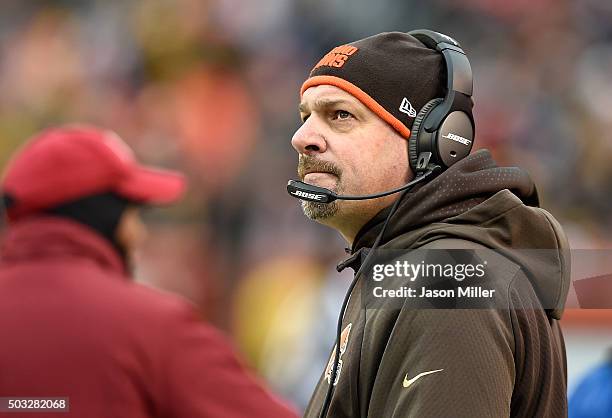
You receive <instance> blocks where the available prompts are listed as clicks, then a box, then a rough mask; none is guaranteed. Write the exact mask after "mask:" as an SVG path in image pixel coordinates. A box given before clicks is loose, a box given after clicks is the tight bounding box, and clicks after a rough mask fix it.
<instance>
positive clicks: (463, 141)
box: [442, 132, 472, 147]
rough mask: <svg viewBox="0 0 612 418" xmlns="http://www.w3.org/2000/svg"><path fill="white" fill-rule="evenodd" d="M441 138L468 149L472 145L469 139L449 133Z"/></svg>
mask: <svg viewBox="0 0 612 418" xmlns="http://www.w3.org/2000/svg"><path fill="white" fill-rule="evenodd" d="M442 138H446V139H450V140H452V141H455V142H459V143H460V144H463V145H465V146H467V147H469V146H470V144H471V143H472V141H470V140H469V139H467V138H464V137H462V136H459V135H456V134H454V133H451V132H449V133H448V134H446V135H445V136H443V137H442Z"/></svg>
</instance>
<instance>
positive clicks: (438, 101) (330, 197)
mask: <svg viewBox="0 0 612 418" xmlns="http://www.w3.org/2000/svg"><path fill="white" fill-rule="evenodd" d="M408 34H409V35H412V36H414V37H415V38H416V39H418V40H419V41H420V42H421V43H423V44H424V45H425V46H426V47H428V48H430V49H434V50H436V51H438V52H440V53H441V54H442V56H443V57H444V63H445V68H446V95H445V96H444V97H438V98H434V99H432V100H430V101H429V102H427V103H426V104H425V105H424V106H423V107H422V108H421V110H420V111H419V113H418V114H417V116H416V118H415V119H414V122H413V124H412V129H411V133H410V138H409V139H408V160H409V162H410V167H411V168H412V170H413V171H414V172H415V174H416V177H415V179H414V180H413V181H411V182H410V183H408V184H405V185H403V186H401V187H399V188H397V189H393V190H388V191H385V192H382V193H375V194H370V195H359V196H340V195H337V194H336V193H334V192H332V191H331V190H329V189H326V188H323V187H318V186H314V185H311V184H308V183H304V182H302V181H298V180H289V182H288V183H287V192H288V193H289V194H290V195H291V196H293V197H295V198H297V199H301V200H308V201H312V202H319V203H331V202H333V201H334V200H366V199H376V198H379V197H383V196H388V195H390V194H394V193H398V192H401V191H404V190H407V189H409V188H411V187H412V186H414V185H415V184H417V183H421V182H423V181H425V180H426V179H429V178H431V177H432V176H433V175H435V174H438V173H440V172H441V171H444V170H446V169H447V168H448V167H450V166H452V165H453V164H455V163H456V162H457V161H459V160H461V159H463V158H465V157H466V156H467V155H468V154H469V153H470V151H471V150H472V146H473V145H474V134H475V130H474V117H473V116H472V107H473V105H474V102H473V101H472V91H473V86H474V83H473V80H472V67H471V66H470V62H469V61H468V59H467V57H466V55H465V53H464V52H463V49H461V45H459V43H458V42H457V41H455V40H454V39H453V38H451V37H449V36H446V35H443V34H441V33H438V32H434V31H431V30H427V29H419V30H413V31H410V32H408Z"/></svg>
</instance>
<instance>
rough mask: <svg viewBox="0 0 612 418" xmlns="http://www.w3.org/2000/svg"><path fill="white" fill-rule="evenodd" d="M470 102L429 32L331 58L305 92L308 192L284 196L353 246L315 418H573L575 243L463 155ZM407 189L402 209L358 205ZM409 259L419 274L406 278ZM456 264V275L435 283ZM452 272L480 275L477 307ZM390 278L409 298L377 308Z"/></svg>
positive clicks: (507, 184) (497, 170) (496, 171)
mask: <svg viewBox="0 0 612 418" xmlns="http://www.w3.org/2000/svg"><path fill="white" fill-rule="evenodd" d="M413 35H414V36H413ZM471 93H472V80H471V70H470V67H469V62H468V61H467V58H465V55H464V54H463V51H462V50H461V48H460V46H459V45H458V44H457V43H456V42H455V41H454V40H452V39H450V38H448V37H446V36H445V35H442V34H437V33H435V32H430V31H420V32H415V33H412V35H410V34H404V33H397V32H395V33H382V34H379V35H375V36H372V37H369V38H366V39H362V40H359V41H356V42H353V43H351V44H348V45H343V46H339V47H336V48H334V49H332V51H331V52H330V53H328V54H327V55H325V56H324V57H323V58H322V59H321V60H320V61H319V62H318V63H317V64H316V66H315V67H314V69H313V70H312V71H311V73H310V76H309V78H308V79H307V80H306V81H305V82H304V84H303V86H302V89H301V104H300V106H299V109H300V114H301V118H302V121H303V124H302V126H301V127H300V128H299V129H298V130H297V131H296V133H295V135H294V136H293V139H292V145H293V147H294V148H295V150H296V151H297V152H298V154H299V164H298V174H299V176H300V178H301V180H302V181H303V183H301V185H300V183H296V182H290V185H289V186H288V190H289V192H290V194H292V195H294V196H295V197H299V198H301V199H302V200H303V202H302V208H303V210H304V213H305V214H306V216H308V217H309V218H311V219H313V220H315V221H317V222H320V223H322V224H325V225H328V226H331V227H332V228H334V229H336V230H338V232H339V233H340V234H341V235H342V236H343V237H344V238H345V239H346V241H347V242H348V243H349V245H350V250H349V252H350V257H349V258H348V259H347V260H345V261H344V262H342V263H341V264H340V265H339V266H338V269H339V270H341V269H343V268H345V267H351V268H353V269H354V270H355V271H356V272H358V273H357V274H356V279H355V282H354V283H353V286H351V288H350V290H349V295H347V298H346V299H345V306H344V307H343V311H342V313H341V317H340V319H339V324H338V325H339V326H338V340H339V341H336V343H337V345H336V346H335V347H334V349H333V350H332V353H331V355H330V360H329V363H328V366H327V368H326V370H324V371H323V373H322V375H321V378H320V380H319V383H318V385H317V387H316V389H315V391H314V394H313V396H312V399H311V401H310V404H309V406H308V409H307V411H306V414H305V416H306V417H319V416H327V417H366V416H367V417H385V418H387V417H420V418H423V417H432V418H433V417H435V418H441V417H453V418H458V417H469V418H478V417H482V418H485V417H486V418H490V417H551V418H552V417H563V416H566V415H567V401H566V359H565V348H564V343H563V337H562V334H561V331H560V327H559V323H558V321H559V319H560V317H561V314H562V311H563V306H564V303H565V298H566V296H567V291H568V286H569V262H568V260H569V258H568V257H567V254H566V250H567V249H568V244H567V240H566V238H565V236H564V234H563V231H562V229H561V227H560V225H559V224H558V222H557V221H556V220H555V219H554V218H553V217H552V216H551V215H550V214H549V213H548V212H546V211H545V210H543V209H540V208H539V207H538V196H537V192H536V188H535V185H534V184H533V182H532V181H531V179H530V178H529V176H528V174H527V173H526V172H524V171H523V170H521V169H519V168H515V167H512V168H501V167H498V166H497V165H496V164H495V162H494V161H493V159H492V158H491V155H490V153H489V152H488V151H486V150H479V151H477V152H474V153H472V154H469V152H470V150H471V146H472V144H473V139H474V124H473V118H472V114H471V109H472V101H471ZM468 154H469V155H468ZM410 181H412V182H413V183H415V185H414V187H412V188H410V189H408V190H406V191H405V192H404V193H403V194H401V195H400V197H399V198H398V197H397V196H398V195H397V194H388V195H385V196H381V197H379V198H373V199H364V200H357V199H359V197H360V196H361V197H364V196H366V195H377V194H384V192H386V191H390V190H394V189H400V190H405V189H406V187H403V186H404V185H406V184H407V183H408V182H410ZM416 183H418V184H416ZM347 195H350V196H351V199H353V200H344V199H343V197H344V198H346V196H347ZM377 196H378V195H377ZM335 199H338V200H335ZM323 202H324V203H323ZM373 248H374V249H375V251H374V250H373ZM455 249H460V250H462V251H464V252H470V254H468V255H467V256H466V255H465V254H464V255H461V254H460V255H456V254H454V253H452V251H454V250H455ZM422 251H428V252H429V253H422ZM435 251H442V252H443V254H438V253H435V254H434V255H433V256H432V253H433V252H435ZM372 255H374V257H372V258H370V257H371V256H372ZM377 257H378V258H377ZM432 257H433V258H432ZM466 257H468V258H466ZM385 259H387V260H390V261H388V262H386V263H380V260H383V261H384V260H385ZM402 259H403V260H404V261H406V260H407V259H408V260H410V261H411V262H413V264H412V265H413V266H414V265H417V264H419V263H420V264H422V268H423V270H420V273H416V274H414V275H413V276H412V277H408V275H402V274H401V272H402V270H401V269H400V268H399V267H402V266H403V265H404V264H401V263H400V262H399V260H402ZM449 259H450V260H451V261H454V264H453V263H452V262H451V263H446V264H444V265H445V266H446V265H449V264H450V265H451V267H452V269H453V272H454V274H453V275H451V276H446V277H440V276H442V274H441V272H439V273H438V274H437V275H436V276H437V277H435V279H436V280H434V278H433V277H426V275H425V274H424V271H426V270H424V269H425V268H426V266H427V265H429V264H431V262H432V260H434V261H440V260H447V261H448V260H449ZM466 260H467V262H466ZM370 261H371V262H370ZM459 261H463V264H462V265H463V266H465V265H467V264H470V263H473V266H472V270H471V271H473V269H474V268H478V266H480V268H483V269H484V270H485V272H486V274H485V275H484V277H472V279H474V280H473V281H472V282H471V284H473V286H472V287H471V288H470V289H472V290H469V292H471V291H474V292H479V293H478V297H472V298H470V299H469V300H468V298H466V297H463V298H460V297H458V295H459V296H460V295H461V292H463V296H465V295H466V293H467V292H468V290H466V289H467V287H461V286H462V285H463V284H465V285H466V286H467V282H468V281H469V280H468V279H466V280H465V281H463V276H461V278H460V277H459V270H458V269H457V266H458V263H459ZM376 263H378V264H376ZM396 263H397V265H396ZM478 263H480V264H478ZM476 264H477V265H476ZM433 265H435V264H433ZM474 265H476V267H474ZM377 266H379V267H381V266H382V267H381V268H380V269H378V270H376V267H377ZM395 267H398V268H397V269H395ZM417 267H418V266H417ZM387 269H390V270H392V271H393V273H391V274H390V275H387V276H386V277H388V278H389V277H391V276H393V277H392V278H393V279H395V280H396V281H395V283H396V284H397V283H398V281H397V279H399V284H400V286H395V287H393V290H395V291H399V290H401V291H402V292H403V293H398V292H396V293H389V292H387V293H385V294H384V295H383V296H382V297H380V296H381V294H382V292H383V290H390V288H389V286H388V285H382V283H385V282H389V281H390V279H389V280H387V279H385V280H382V279H381V278H380V277H379V278H375V276H374V275H373V273H375V272H377V271H378V273H381V272H385V273H390V272H389V271H387ZM467 269H468V268H466V270H462V272H464V271H467ZM405 272H406V271H404V273H405ZM476 279H478V280H476ZM377 283H378V284H377ZM379 284H380V285H379ZM476 285H478V286H476ZM385 286H386V287H385ZM411 289H412V290H411ZM479 289H480V290H479ZM483 290H484V291H486V292H489V293H488V294H489V295H492V296H491V297H486V296H483V293H482V291H483ZM411 292H412V293H411ZM428 292H429V293H428ZM421 294H427V295H429V296H427V295H426V296H425V297H420V296H421ZM432 294H433V295H444V294H447V295H450V296H451V297H448V298H443V297H439V296H431V295H432ZM385 295H386V296H385ZM397 295H399V296H400V297H397ZM468 296H470V295H468ZM455 308H470V309H455Z"/></svg>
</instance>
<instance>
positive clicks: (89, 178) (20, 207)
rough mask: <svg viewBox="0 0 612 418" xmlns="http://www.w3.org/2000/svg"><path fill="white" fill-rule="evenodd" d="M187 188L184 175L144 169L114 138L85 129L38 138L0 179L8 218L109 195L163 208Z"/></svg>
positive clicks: (64, 129) (73, 128)
mask: <svg viewBox="0 0 612 418" xmlns="http://www.w3.org/2000/svg"><path fill="white" fill-rule="evenodd" d="M185 188H186V182H185V178H184V176H183V175H182V174H181V173H178V172H173V171H168V170H162V169H157V168H153V167H146V166H143V165H140V164H139V163H138V162H137V161H136V158H135V156H134V153H133V151H132V150H131V149H130V147H129V146H128V145H127V144H126V143H125V142H123V140H121V138H119V136H118V135H117V134H116V133H114V132H112V131H107V130H103V129H98V128H95V127H92V126H83V125H68V126H61V127H57V128H51V129H48V130H45V131H43V132H41V133H40V134H38V135H36V136H35V137H33V138H32V139H30V140H29V141H28V142H27V143H26V144H25V145H24V146H23V147H22V148H21V150H19V151H18V152H17V153H16V155H14V156H13V157H12V159H11V161H9V164H8V166H7V168H6V170H5V173H4V177H3V179H2V192H3V193H4V194H5V195H7V196H10V198H11V201H12V203H11V205H10V207H9V208H8V214H9V216H10V217H15V216H19V215H21V214H26V213H31V212H35V211H37V210H41V209H47V208H52V207H54V206H57V205H59V204H62V203H68V202H70V201H73V200H77V199H79V198H82V197H87V196H92V195H95V194H98V193H107V192H114V193H116V194H118V195H119V196H122V197H124V198H126V199H128V200H130V201H134V202H136V203H141V204H151V205H164V204H169V203H173V202H175V201H177V200H179V199H180V197H181V196H182V195H183V193H184V191H185Z"/></svg>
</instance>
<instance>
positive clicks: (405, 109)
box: [399, 97, 417, 118]
mask: <svg viewBox="0 0 612 418" xmlns="http://www.w3.org/2000/svg"><path fill="white" fill-rule="evenodd" d="M399 111H400V112H402V113H405V114H407V115H408V116H410V117H411V118H416V115H417V112H416V110H415V109H414V107H412V104H411V103H410V102H409V101H408V99H407V98H405V97H404V98H403V99H402V104H400V107H399Z"/></svg>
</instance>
